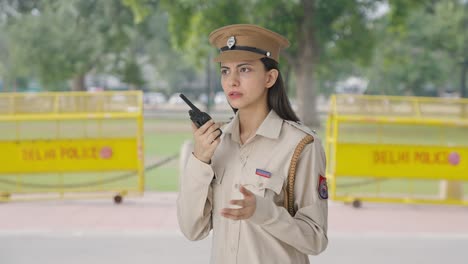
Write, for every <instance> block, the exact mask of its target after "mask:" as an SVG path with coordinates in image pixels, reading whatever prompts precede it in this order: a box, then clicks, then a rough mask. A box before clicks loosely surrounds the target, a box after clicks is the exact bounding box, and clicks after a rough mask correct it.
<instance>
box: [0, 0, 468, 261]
mask: <svg viewBox="0 0 468 264" xmlns="http://www.w3.org/2000/svg"><path fill="white" fill-rule="evenodd" d="M237 23H254V24H258V25H261V26H264V27H266V28H269V29H271V30H274V31H276V32H278V33H280V34H282V35H284V36H286V37H287V38H288V39H289V40H290V42H291V46H290V47H289V48H288V49H286V50H285V51H284V52H283V53H282V56H281V58H280V65H281V72H282V75H283V78H284V80H285V82H286V84H287V92H288V94H289V97H290V99H291V103H292V106H293V108H294V109H295V110H296V111H297V113H298V115H299V117H300V119H301V120H302V121H303V122H304V123H305V124H306V125H307V126H309V127H311V128H313V129H315V130H317V132H318V134H319V136H320V137H321V138H323V139H324V145H325V143H327V152H328V153H327V154H328V155H329V157H333V159H332V160H335V161H336V160H338V158H337V156H336V155H337V153H338V154H339V152H337V151H336V148H334V147H333V144H334V143H333V142H338V141H341V142H345V143H363V142H365V143H366V142H367V143H377V144H380V146H381V145H385V144H389V143H391V144H403V145H405V144H406V145H408V144H413V146H414V144H417V145H422V146H424V148H418V149H417V150H416V151H417V152H416V153H418V155H419V156H418V157H420V160H423V161H425V163H426V164H429V163H431V164H436V163H438V162H439V158H438V157H439V156H438V155H439V154H438V153H445V152H447V151H448V152H447V157H450V160H449V159H448V158H447V159H445V158H440V159H441V160H442V159H445V160H444V162H446V163H447V164H443V165H441V166H440V168H439V169H435V170H434V167H430V166H429V167H425V168H424V169H423V170H422V171H424V172H427V171H432V172H433V173H439V171H443V170H445V167H443V166H452V165H453V166H454V165H458V166H457V168H455V167H453V166H452V167H450V168H449V169H448V170H449V172H450V175H447V174H448V173H446V174H444V175H442V174H440V173H439V174H437V175H442V176H430V177H427V178H430V179H426V178H424V177H422V176H420V174H417V173H418V171H420V168H421V167H417V166H414V167H411V166H410V167H405V164H404V162H405V161H408V162H409V160H410V158H409V157H410V155H413V154H411V153H410V152H408V153H409V154H405V153H404V152H401V151H400V152H398V151H396V150H395V149H393V148H387V149H385V148H384V149H383V150H382V149H381V150H379V151H380V152H378V153H377V154H376V152H375V151H374V152H373V153H371V150H369V149H364V152H363V153H367V154H369V153H371V154H370V155H374V161H375V162H376V160H377V159H378V160H379V162H382V160H383V163H385V164H387V165H388V164H393V165H395V164H397V163H399V164H397V165H398V166H396V167H394V168H393V170H392V173H394V174H396V175H397V176H401V175H402V174H404V172H405V171H408V170H411V171H412V172H414V175H413V176H412V177H413V178H411V180H414V179H416V181H412V182H411V184H409V183H408V180H407V179H403V180H401V179H393V178H390V180H389V178H385V176H386V175H384V174H385V173H384V174H382V175H383V176H382V175H381V174H378V173H376V174H375V175H366V176H367V178H365V177H364V178H359V177H355V178H354V179H349V178H343V179H342V181H341V182H339V181H333V182H332V183H331V184H333V188H336V190H337V193H336V195H337V196H336V198H337V199H336V200H333V199H332V201H330V232H331V238H333V239H336V240H335V241H337V242H335V243H336V244H331V245H330V250H329V251H327V253H326V254H325V256H321V257H319V258H320V259H318V261H320V262H321V263H341V262H342V261H343V260H344V257H343V254H345V255H346V256H350V257H351V261H349V262H357V261H359V262H364V263H366V262H368V263H371V262H372V263H396V262H399V263H413V262H415V261H425V263H439V261H442V260H452V261H455V262H456V263H462V262H463V259H466V257H463V254H462V250H461V248H463V247H465V248H466V246H467V245H468V239H467V234H468V225H466V223H467V222H468V212H467V211H466V208H465V207H450V206H444V205H438V206H435V207H434V206H433V205H427V206H424V205H414V204H413V203H412V202H408V201H410V200H411V199H420V198H421V197H423V198H427V197H439V196H440V197H441V199H442V200H440V199H436V200H433V203H439V204H440V203H447V204H458V205H460V204H464V205H466V204H468V202H467V200H466V199H465V197H467V194H466V193H468V185H467V183H466V180H467V178H466V176H467V175H468V165H467V163H466V162H467V161H466V158H465V157H468V151H467V148H466V146H468V130H467V124H468V121H467V119H468V101H466V99H464V98H466V97H468V88H467V83H468V80H467V73H468V1H467V0H246V1H218V0H200V1H190V0H101V1H98V0H66V1H65V0H0V148H1V149H0V157H1V159H2V160H3V163H4V165H1V166H2V167H3V169H0V207H1V208H0V245H2V246H1V247H0V248H3V249H0V263H31V262H30V261H31V259H34V258H37V259H39V258H43V259H44V261H45V262H37V261H36V262H35V263H63V262H64V261H65V262H67V263H75V262H76V263H110V262H112V263H128V262H129V261H134V260H138V261H139V263H154V262H156V263H184V262H188V261H195V262H196V263H206V262H207V261H208V258H209V257H208V255H209V246H210V241H206V240H205V241H204V242H200V244H191V243H189V242H187V241H185V239H184V238H182V237H181V235H180V233H179V232H178V227H177V223H176V217H175V211H174V210H175V208H174V206H175V199H176V195H177V193H176V192H177V188H178V176H179V174H180V172H181V164H182V163H183V162H184V160H185V159H186V153H185V152H187V148H188V147H189V144H190V139H191V137H192V134H191V126H190V122H189V119H188V113H187V110H188V107H187V105H186V104H185V103H184V102H183V101H182V100H181V99H180V98H179V93H183V94H185V95H186V96H187V97H188V98H190V99H191V100H192V101H193V102H194V103H195V105H196V106H198V107H199V108H200V109H201V110H203V111H207V112H209V113H210V115H211V116H212V117H214V119H216V120H218V121H223V122H225V121H228V120H229V118H230V117H231V116H232V110H231V109H230V107H229V105H228V104H227V101H226V98H225V96H224V94H223V92H222V88H221V85H220V82H219V67H218V65H217V64H216V63H214V62H213V61H212V60H213V58H214V57H215V56H216V52H217V51H216V50H215V49H214V48H213V47H211V46H210V45H209V43H208V34H209V33H210V32H211V31H212V30H214V29H216V28H219V27H221V26H225V25H228V24H237ZM56 92H61V93H60V94H58V93H56ZM69 92H77V93H69ZM140 92H141V94H140ZM374 96H375V97H374ZM393 96H397V97H393ZM373 98H377V99H373ZM389 109H390V110H389ZM333 113H335V116H332V114H333ZM35 114H38V116H34V115H35ZM348 114H349V116H347V115H348ZM340 115H341V116H344V117H343V118H344V119H346V118H348V119H347V120H348V121H345V122H344V123H343V124H340V125H339V128H337V131H339V135H340V136H343V135H344V137H341V138H340V136H338V132H336V133H335V132H331V130H333V125H330V122H332V121H333V120H334V119H333V118H336V117H337V116H338V117H339V116H340ZM389 116H390V118H389ZM356 118H360V119H359V120H358V121H357V122H356ZM379 118H380V119H379ZM408 118H409V119H408ZM327 119H328V121H329V124H328V126H327ZM344 119H343V120H344ZM377 119H378V120H377ZM395 120H396V121H395ZM444 120H445V121H444ZM447 120H449V121H447ZM447 122H448V123H447ZM362 123H364V125H362ZM336 124H338V123H336ZM337 126H338V125H337ZM327 127H328V129H327ZM343 132H344V133H343ZM95 138H98V139H100V140H101V141H102V140H103V139H104V143H99V144H100V145H99V144H98V143H95V142H94V141H92V140H94V139H95ZM325 139H326V140H325ZM73 140H74V142H77V143H75V145H73V144H72V145H70V147H69V149H68V152H67V153H68V154H67V155H68V156H67V157H68V158H69V160H68V161H69V162H70V161H71V160H72V159H73V158H75V159H78V158H79V157H81V158H82V157H84V156H86V157H95V156H96V155H98V154H96V153H99V155H100V156H99V157H100V158H101V159H102V160H104V159H109V157H120V158H122V159H120V160H119V159H117V161H115V164H120V165H121V166H120V167H119V166H117V168H114V170H113V171H106V172H105V173H100V174H99V176H96V173H94V172H92V173H91V174H90V173H89V170H94V169H97V168H98V167H99V166H101V165H102V164H105V161H101V162H98V163H92V162H89V163H83V164H85V165H86V166H90V167H89V168H88V169H87V171H86V173H84V172H83V170H84V169H83V168H84V167H83V168H82V169H81V170H80V169H76V168H72V167H73V165H70V164H72V163H67V162H64V163H62V164H61V165H60V163H48V165H47V164H46V165H44V167H42V168H39V169H38V167H34V166H31V168H33V167H34V168H33V169H31V170H30V171H28V170H27V169H26V170H23V169H24V168H25V166H19V165H14V163H12V162H9V159H11V160H13V161H15V160H14V159H13V158H11V154H10V153H11V152H10V150H12V149H13V150H15V149H16V147H15V146H17V145H18V144H20V143H21V142H22V143H21V144H23V145H22V146H23V147H24V146H26V148H27V149H28V151H29V152H27V154H24V153H25V152H24V151H23V159H26V161H29V162H30V161H37V160H46V159H48V158H49V159H51V160H52V159H55V157H56V156H57V157H58V155H59V154H58V152H57V153H56V152H55V150H54V148H56V147H57V149H58V147H60V146H64V144H65V145H66V144H69V143H66V142H69V141H73ZM334 140H335V141H334ZM325 141H326V142H325ZM18 142H20V143H18ZM44 142H46V143H44ZM47 142H55V143H53V144H52V143H51V144H52V145H51V146H52V147H44V146H47V145H44V144H49V143H47ZM122 142H127V143H128V144H127V143H126V144H127V145H121V144H122ZM434 142H436V143H434ZM34 144H42V145H39V147H37V146H38V145H34ZM54 144H55V145H54ZM93 144H94V145H93ZM96 144H98V145H96ZM67 146H68V145H67ZM351 146H352V145H351ZM338 147H339V146H338ZM448 147H452V148H454V149H452V150H450V149H448ZM36 150H37V151H36ZM128 150H130V151H128ZM57 151H58V150H57ZM80 151H81V152H80ZM120 151H122V152H129V153H130V152H132V153H134V155H133V156H128V157H129V159H127V158H126V157H127V156H118V155H117V154H116V153H120ZM366 151H367V152H366ZM85 153H86V154H85ZM341 153H345V154H343V155H344V156H343V155H341V156H340V157H341V158H342V159H343V160H349V161H350V164H351V165H352V164H355V163H354V162H357V161H358V155H353V154H354V153H357V152H355V150H353V149H351V150H348V152H346V151H343V152H341ZM402 153H403V154H402ZM421 153H422V154H421ZM454 153H455V154H454ZM426 154H427V155H426ZM449 154H450V155H449ZM112 155H114V156H112ZM405 155H408V156H405ZM424 155H426V156H424ZM443 155H445V154H443ZM25 157H26V158H25ZM96 157H97V156H96ZM141 157H144V158H141ZM376 157H380V158H376ZM421 157H422V158H421ZM444 157H445V156H444ZM133 159H134V161H135V162H134V163H132V164H130V162H129V161H128V160H133ZM55 160H57V159H55ZM125 160H127V161H128V162H127V163H128V164H127V163H126V162H125ZM140 161H141V162H142V163H141V164H140V163H139V162H140ZM62 162H63V160H62ZM449 162H450V163H452V165H450V164H448V163H449ZM440 163H442V161H441V162H440ZM24 164H28V163H24ZM29 164H31V163H29ZM51 164H52V165H51ZM57 164H58V165H57ZM67 164H68V165H67ZM80 164H81V163H80ZM402 164H403V165H402ZM124 165H125V166H127V165H128V166H127V167H125V166H124ZM374 165H375V164H374ZM380 165H381V164H380ZM28 166H29V165H28ZM28 166H26V167H28ZM79 166H81V165H79ZM79 166H78V167H79ZM329 166H330V168H334V169H333V170H332V171H330V173H332V174H333V173H335V172H339V167H338V168H337V167H336V162H335V163H331V164H329ZM375 166H377V165H375ZM408 166H409V165H408ZM348 167H352V166H348ZM45 168H48V169H49V171H47V170H46V169H45ZM90 168H91V169H90ZM129 168H130V169H129ZM370 168H371V169H369V171H371V172H372V169H374V168H375V167H370ZM335 169H336V171H335ZM67 170H68V171H67ZM98 170H102V168H99V169H98ZM107 170H109V169H107ZM380 170H381V171H385V169H383V170H382V168H380ZM369 171H367V172H356V173H357V174H359V173H361V174H365V173H369ZM452 171H453V172H454V173H457V176H456V177H455V176H454V177H453V178H449V176H450V177H451V175H452ZM37 172H40V173H39V174H38V173H37ZM432 172H429V173H428V175H429V174H430V173H432ZM85 174H86V175H85ZM345 174H346V173H345ZM431 175H432V174H431ZM434 175H435V174H434ZM369 176H372V177H373V178H372V177H371V180H370V181H369ZM387 176H388V175H387ZM378 177H380V178H378ZM381 177H384V178H385V179H382V178H381ZM423 178H424V179H423ZM447 179H449V180H457V182H455V183H454V182H448V181H447ZM96 183H97V184H96ZM57 186H60V187H59V188H58V187H57ZM337 186H338V187H337ZM339 186H342V187H343V188H341V189H340V188H339ZM127 187H128V188H127ZM57 188H58V189H57ZM67 188H69V189H67ZM73 188H74V189H73ZM132 188H133V189H132ZM124 189H125V190H127V189H128V190H134V191H136V192H137V193H139V194H143V193H144V194H145V195H144V197H136V198H131V197H128V198H124V200H125V201H123V202H122V201H121V200H119V199H122V197H123V196H126V195H127V192H126V191H123V190H124ZM38 190H39V191H38ZM376 190H377V191H376ZM401 190H404V191H401ZM51 191H54V192H56V193H58V194H59V196H58V198H64V197H65V196H66V194H67V193H70V192H74V191H77V192H82V191H86V192H88V193H92V194H94V193H103V192H110V194H109V195H108V196H109V197H113V198H114V201H115V202H116V203H122V204H120V205H119V206H116V205H113V204H112V201H111V199H106V200H101V199H97V200H95V199H94V198H93V197H78V198H80V199H81V198H83V200H80V199H78V200H73V201H68V200H66V201H56V200H55V198H52V200H53V201H48V202H44V201H39V199H38V197H39V198H40V197H42V196H45V195H47V194H48V193H49V192H51ZM15 192H16V193H20V194H24V195H25V196H23V197H21V198H26V200H28V202H26V203H15V202H12V203H3V202H1V201H2V199H3V200H4V201H9V199H10V198H14V196H13V195H12V194H13V193H15ZM32 192H39V193H41V195H39V196H38V197H36V196H34V197H32V198H31V196H29V195H30V193H32ZM358 193H364V194H365V195H367V196H369V195H370V196H369V197H370V198H369V201H372V200H373V199H376V197H377V198H379V197H380V198H381V195H382V193H384V194H388V193H391V194H392V195H393V194H394V193H398V194H397V196H398V197H399V198H402V196H401V195H402V193H403V194H404V197H403V198H402V199H403V200H398V201H397V202H395V200H391V199H390V200H385V199H384V200H383V201H384V202H390V203H387V204H386V203H378V204H371V205H369V204H367V207H366V205H364V206H363V205H362V204H361V201H360V200H356V199H355V196H356V194H358ZM333 195H334V196H333V197H335V193H334V194H333ZM414 195H416V196H417V195H419V196H418V197H416V198H415V197H414ZM10 196H11V197H10ZM333 197H332V198H333ZM340 197H341V198H342V199H341V200H340V199H338V198H340ZM74 198H76V197H74ZM338 200H340V201H344V202H345V203H346V204H348V203H352V204H353V205H354V206H355V207H358V208H359V207H362V208H361V209H359V210H357V209H352V208H350V207H349V206H347V205H345V204H343V203H341V202H338ZM411 201H416V200H411ZM434 201H435V202H434ZM441 201H442V202H441ZM447 201H448V202H447ZM402 203H403V204H402ZM405 203H409V204H405ZM423 203H429V204H431V203H432V202H423ZM392 212H393V213H392ZM39 215H41V217H39ZM20 230H25V231H20ZM122 231H123V232H122ZM362 234H365V237H364V239H361V240H359V241H358V239H357V237H359V236H360V235H362ZM122 238H123V239H122ZM116 241H117V242H116ZM331 241H332V240H331ZM24 245H28V246H27V250H28V252H29V253H30V256H29V257H28V256H25V255H23V254H21V252H23V251H24ZM152 245H155V246H152ZM415 245H418V246H415ZM52 247H55V248H56V247H58V248H60V250H59V251H58V253H57V252H56V251H51V248H52ZM424 248H428V249H429V250H424ZM74 249H75V250H74ZM363 249H365V250H363ZM179 251H185V252H187V256H186V257H185V258H184V257H183V256H182V255H181V254H179V253H178V252H179ZM60 252H61V253H60ZM115 252H120V253H119V254H116V253H115ZM432 252H439V253H440V254H441V255H436V254H434V255H433V256H432V255H431V253H432ZM127 253H128V254H127ZM425 254H427V256H424V255H425ZM70 256H73V258H70ZM128 256H133V257H134V258H130V257H128ZM137 256H138V257H137ZM382 256H386V257H387V258H386V259H383V258H382ZM437 256H438V257H437ZM71 259H73V260H71ZM153 260H154V262H153ZM158 260H159V261H161V262H159V261H158ZM73 261H75V262H73ZM83 261H84V262H83ZM119 261H121V262H119ZM197 261H199V262H197ZM312 261H315V260H313V259H312ZM431 261H433V262H431ZM192 263H193V262H192Z"/></svg>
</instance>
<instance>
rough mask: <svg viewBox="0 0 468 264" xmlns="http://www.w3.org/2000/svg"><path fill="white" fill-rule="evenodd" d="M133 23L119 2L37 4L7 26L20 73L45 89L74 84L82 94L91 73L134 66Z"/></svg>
mask: <svg viewBox="0 0 468 264" xmlns="http://www.w3.org/2000/svg"><path fill="white" fill-rule="evenodd" d="M133 21H134V20H133V15H132V13H131V11H130V10H129V9H128V8H127V7H125V6H123V4H122V3H121V1H88V0H69V1H58V0H49V1H40V2H39V1H38V2H37V3H36V5H35V7H34V9H33V10H32V12H29V13H28V12H26V13H19V15H18V16H16V17H14V18H13V19H11V21H9V23H8V28H7V30H8V32H9V36H10V39H9V40H10V41H11V45H10V51H11V54H12V56H13V57H14V61H15V62H16V64H17V65H19V66H20V67H21V69H20V70H21V72H27V73H29V74H31V75H36V76H38V77H39V79H40V80H41V82H42V83H43V84H45V85H51V84H53V83H56V82H60V81H63V80H68V79H73V89H74V90H83V89H84V85H83V84H84V82H83V81H84V76H85V74H86V73H88V72H89V71H91V70H92V69H100V70H101V71H110V72H122V69H124V68H126V67H127V66H125V63H126V62H127V61H129V62H130V63H133V62H134V61H132V60H128V59H126V56H131V55H132V45H135V43H133V42H132V40H133V39H132V38H131V35H132V32H134V30H135V29H134V28H135V24H134V22H133ZM109 65H111V67H109ZM127 77H128V75H127ZM127 81H130V82H133V80H129V79H127ZM138 82H139V80H138V78H137V80H136V83H135V84H137V83H138ZM138 84H141V83H138Z"/></svg>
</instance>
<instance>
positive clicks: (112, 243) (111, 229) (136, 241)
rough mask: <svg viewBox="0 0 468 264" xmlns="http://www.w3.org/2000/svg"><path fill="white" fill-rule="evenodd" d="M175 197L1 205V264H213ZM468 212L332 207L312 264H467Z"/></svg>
mask: <svg viewBox="0 0 468 264" xmlns="http://www.w3.org/2000/svg"><path fill="white" fill-rule="evenodd" d="M175 199H176V194H175V193H147V194H145V196H144V197H134V198H126V199H125V201H124V203H123V204H121V205H114V204H113V203H112V201H111V199H110V198H109V199H101V200H81V201H49V202H45V201H44V202H12V203H0V264H26V263H28V264H29V263H33V264H42V263H43V264H58V263H60V264H63V263H71V264H73V263H80V264H98V263H99V264H106V263H109V264H123V263H138V264H143V263H195V264H196V263H208V260H209V251H210V245H211V244H210V243H211V241H210V239H209V238H208V239H205V240H203V241H198V242H189V241H187V240H186V239H185V238H184V237H183V236H182V235H181V234H180V232H179V230H178V227H177V220H176V213H175V211H176V210H175ZM467 223H468V208H466V207H455V206H453V207H447V206H414V205H390V204H364V207H363V208H361V209H353V208H352V207H350V206H345V205H343V204H341V203H333V202H330V206H329V238H330V244H329V247H328V249H327V250H326V251H325V252H324V253H323V254H322V255H320V256H318V257H311V262H312V263H314V262H315V263H321V264H326V263H359V264H371V263H372V264H374V263H379V264H380V263H383V264H386V263H388V264H390V263H391V264H395V263H421V264H422V263H424V264H431V263H434V264H435V263H437V264H440V263H442V262H443V263H450V264H452V263H467V261H468V253H467V252H466V249H467V248H468V224H467Z"/></svg>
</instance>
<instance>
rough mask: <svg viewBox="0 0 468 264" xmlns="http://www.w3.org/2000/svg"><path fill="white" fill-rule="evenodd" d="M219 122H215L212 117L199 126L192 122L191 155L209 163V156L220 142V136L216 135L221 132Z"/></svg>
mask: <svg viewBox="0 0 468 264" xmlns="http://www.w3.org/2000/svg"><path fill="white" fill-rule="evenodd" d="M220 126H221V125H220V124H216V123H215V122H214V121H213V119H211V120H209V121H208V122H206V123H205V124H204V125H203V126H201V127H200V128H197V127H196V126H195V124H194V123H192V129H193V138H194V140H195V144H194V150H193V155H195V157H196V158H197V159H199V160H201V161H203V162H205V163H208V164H209V163H210V161H211V157H212V156H213V153H214V151H215V149H216V147H217V146H218V144H219V142H221V138H220V137H218V136H219V135H220V134H221V131H220V130H219V128H220Z"/></svg>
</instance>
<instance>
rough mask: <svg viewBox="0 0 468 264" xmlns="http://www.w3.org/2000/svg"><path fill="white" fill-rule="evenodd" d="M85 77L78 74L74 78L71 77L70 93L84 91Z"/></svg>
mask: <svg viewBox="0 0 468 264" xmlns="http://www.w3.org/2000/svg"><path fill="white" fill-rule="evenodd" d="M85 90H86V87H85V75H84V74H78V75H76V76H75V77H73V81H72V91H85Z"/></svg>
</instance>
